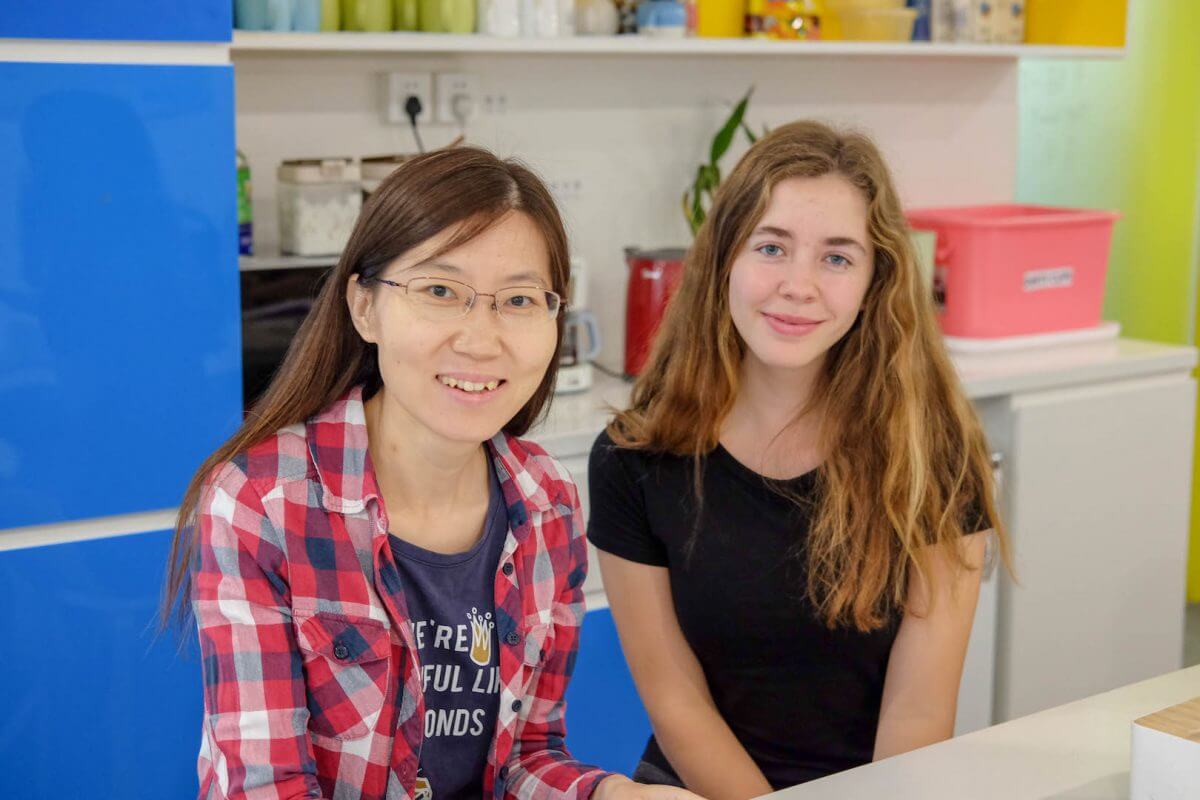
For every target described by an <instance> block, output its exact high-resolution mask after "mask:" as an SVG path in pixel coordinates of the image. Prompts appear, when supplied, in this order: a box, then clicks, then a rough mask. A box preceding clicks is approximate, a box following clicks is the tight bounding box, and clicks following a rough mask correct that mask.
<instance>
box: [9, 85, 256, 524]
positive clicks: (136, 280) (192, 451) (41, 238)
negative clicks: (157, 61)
mask: <svg viewBox="0 0 1200 800" xmlns="http://www.w3.org/2000/svg"><path fill="white" fill-rule="evenodd" d="M233 130H234V128H233V72H232V68H231V67H224V66H221V67H129V66H112V65H108V66H98V65H87V66H83V65H69V64H2V63H0V187H2V188H0V529H3V528H8V527H13V526H18V525H29V524H34V523H47V522H55V521H60V520H64V519H78V518H85V517H94V516H100V515H106V514H119V513H127V512H131V511H140V510H146V509H154V508H168V507H171V506H174V505H177V504H178V503H179V500H180V496H181V494H182V491H183V489H184V487H185V485H186V482H187V479H188V478H189V477H190V475H191V473H192V471H193V470H195V469H196V467H197V466H198V465H199V463H200V461H201V460H202V459H203V458H204V457H205V456H206V455H207V454H208V453H209V452H211V451H212V449H213V448H214V447H215V446H216V445H218V444H219V443H220V442H221V441H222V440H223V439H224V438H225V437H227V436H228V435H229V434H231V433H232V432H233V430H234V429H235V428H236V426H237V424H238V422H239V421H240V418H241V343H240V301H239V285H238V271H237V256H236V253H237V217H236V213H237V212H236V205H235V203H236V184H235V171H234V164H235V158H234V143H233V138H234V133H233Z"/></svg>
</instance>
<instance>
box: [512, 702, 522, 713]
mask: <svg viewBox="0 0 1200 800" xmlns="http://www.w3.org/2000/svg"><path fill="white" fill-rule="evenodd" d="M512 710H513V711H520V710H521V701H520V700H513V702H512Z"/></svg>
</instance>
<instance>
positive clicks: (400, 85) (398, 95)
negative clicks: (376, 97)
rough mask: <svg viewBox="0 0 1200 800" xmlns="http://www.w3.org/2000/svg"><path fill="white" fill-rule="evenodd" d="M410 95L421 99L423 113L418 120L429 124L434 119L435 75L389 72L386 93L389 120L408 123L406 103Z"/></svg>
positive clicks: (386, 109) (385, 107)
mask: <svg viewBox="0 0 1200 800" xmlns="http://www.w3.org/2000/svg"><path fill="white" fill-rule="evenodd" d="M409 97H416V98H417V99H418V100H420V101H421V113H420V114H418V115H417V122H419V123H423V124H428V123H430V122H432V121H433V76H432V75H430V74H429V73H428V72H389V73H388V74H387V82H386V88H385V94H384V116H385V117H386V118H387V121H388V122H392V123H396V124H399V125H407V124H408V114H407V113H405V111H404V104H405V102H407V101H408V98H409Z"/></svg>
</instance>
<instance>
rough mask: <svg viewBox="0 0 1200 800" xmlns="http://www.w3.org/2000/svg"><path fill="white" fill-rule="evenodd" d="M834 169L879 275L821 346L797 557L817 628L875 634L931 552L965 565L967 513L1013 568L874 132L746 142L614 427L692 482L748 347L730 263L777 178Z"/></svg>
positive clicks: (971, 418)
mask: <svg viewBox="0 0 1200 800" xmlns="http://www.w3.org/2000/svg"><path fill="white" fill-rule="evenodd" d="M830 174H832V175H839V176H841V177H843V178H845V179H846V180H847V181H849V182H850V183H851V184H852V185H853V186H855V187H857V188H858V190H859V191H861V192H862V194H863V197H864V199H865V200H866V202H867V228H868V233H869V235H870V237H871V243H872V245H873V246H874V252H875V270H874V275H873V278H872V281H871V284H870V286H869V287H868V289H867V293H866V296H865V297H864V298H863V303H862V313H861V316H860V317H859V319H858V320H857V321H856V322H855V323H854V325H853V327H852V328H851V329H850V330H849V331H848V332H847V333H846V335H845V336H844V337H843V338H842V339H841V340H840V341H838V342H837V343H836V344H835V345H834V346H833V347H832V348H831V349H830V351H829V354H828V357H827V358H826V359H825V365H824V372H823V374H822V375H821V376H820V377H819V381H818V384H817V386H816V390H815V391H814V393H813V403H814V404H815V405H818V406H819V408H820V409H821V411H822V412H823V414H822V429H821V452H822V454H823V456H824V462H823V464H822V465H821V468H820V469H819V470H818V472H817V475H818V486H819V491H818V495H817V496H818V498H819V501H818V503H817V507H816V508H815V509H814V517H813V521H812V525H811V529H810V531H809V535H808V539H807V541H806V542H805V543H804V547H803V548H797V550H796V552H797V555H800V556H803V558H804V559H805V561H806V565H807V574H808V581H807V590H806V591H807V594H808V599H809V600H810V601H811V602H812V604H813V605H814V607H815V608H816V609H817V612H818V614H819V616H820V617H821V618H822V619H823V620H824V621H825V623H826V624H827V625H829V626H830V627H837V626H843V625H844V626H849V627H853V628H855V629H857V630H860V631H869V630H873V629H877V628H879V627H881V626H883V625H885V624H887V622H888V621H889V620H890V619H891V618H892V617H893V612H895V611H896V610H898V609H902V608H904V606H905V603H906V588H907V584H908V579H909V577H910V576H911V575H912V574H913V573H915V574H918V575H921V576H924V577H929V575H930V569H929V567H930V558H931V555H932V553H931V551H932V550H933V549H934V548H933V547H930V546H929V545H935V546H940V547H945V548H946V549H947V550H949V551H950V552H951V553H952V556H953V558H954V560H955V563H957V564H958V566H959V567H960V568H966V566H967V565H966V563H965V560H964V558H963V556H962V553H961V550H960V549H959V548H958V546H957V545H958V543H959V542H960V541H961V537H962V535H963V533H964V530H963V527H964V525H972V524H973V523H974V522H975V518H976V517H978V518H980V519H981V520H982V522H983V524H985V525H991V526H992V527H993V528H994V530H995V533H996V542H997V544H998V547H997V548H996V550H995V552H996V554H997V555H998V556H999V557H1000V559H1001V560H1002V561H1003V563H1004V564H1005V565H1006V566H1007V565H1009V563H1010V562H1009V557H1008V544H1007V537H1006V535H1005V532H1004V528H1003V524H1002V522H1001V520H1000V518H999V515H998V514H997V511H996V502H995V491H994V487H993V481H992V471H991V462H990V458H989V454H988V448H987V443H986V441H985V439H984V435H983V430H982V428H981V426H980V424H979V420H978V419H977V417H976V415H975V411H974V408H973V407H972V406H971V403H970V402H969V401H968V400H967V398H966V396H965V395H964V393H963V391H962V388H961V386H960V385H959V381H958V377H957V375H956V373H955V371H954V367H953V366H952V364H951V363H950V359H949V357H948V356H947V354H946V351H945V347H944V345H943V343H942V337H941V334H940V332H939V331H938V328H937V322H936V319H935V317H934V311H933V306H932V302H931V299H930V297H929V293H928V291H927V290H926V289H925V287H924V285H923V283H922V281H921V279H920V277H919V273H918V270H917V265H916V258H915V256H914V252H913V247H912V244H911V242H910V240H909V235H908V224H907V222H906V220H905V217H904V212H903V210H902V208H901V205H900V199H899V197H898V195H897V194H896V191H895V188H894V186H893V183H892V178H891V174H890V173H889V171H888V168H887V165H886V164H885V163H884V160H883V157H882V156H881V155H880V153H879V150H878V149H877V148H876V146H875V144H874V143H873V142H872V141H871V140H870V139H869V138H867V137H866V136H864V135H862V134H859V133H853V132H841V131H837V130H834V129H833V128H830V127H829V126H827V125H824V124H821V123H819V122H812V121H804V122H795V123H792V124H789V125H784V126H783V127H780V128H777V129H776V130H774V131H773V132H772V133H771V134H770V135H768V136H766V137H764V138H762V139H760V140H759V141H758V143H757V144H755V145H754V146H753V147H751V148H750V150H749V151H748V152H747V153H746V155H745V156H743V158H742V160H741V161H740V162H738V164H737V166H736V167H735V168H734V170H733V171H732V172H731V173H730V174H729V176H728V177H727V178H726V179H725V181H724V183H722V184H721V187H720V189H719V190H718V192H717V195H716V197H715V198H714V202H713V207H712V210H711V211H710V212H709V214H708V217H707V219H706V220H705V222H704V224H703V225H702V226H701V228H700V230H699V231H698V232H697V234H696V241H695V243H694V244H693V246H692V248H691V250H690V251H689V252H688V256H687V261H686V264H685V267H684V272H683V279H682V282H681V284H680V287H679V290H678V291H677V292H676V295H675V297H674V298H672V301H671V303H670V306H669V308H668V311H667V314H666V317H665V318H664V320H663V324H662V330H661V331H660V332H659V335H658V337H657V339H656V340H655V344H654V347H653V350H652V352H651V355H650V358H649V360H648V362H647V365H646V368H645V369H644V371H643V372H642V374H641V376H640V377H639V378H638V381H637V384H636V385H635V386H634V389H633V397H632V401H631V407H630V408H629V409H628V410H626V411H624V412H622V413H620V414H618V415H617V417H616V418H615V419H614V420H613V422H612V423H611V424H610V426H609V435H610V436H611V437H612V438H613V440H614V441H615V442H616V443H617V444H618V445H621V446H625V447H633V448H641V449H647V450H655V451H662V452H670V453H675V454H677V455H685V456H691V457H692V458H693V459H695V461H696V464H697V470H698V471H697V491H699V488H698V487H699V485H700V479H699V475H700V472H699V470H700V469H701V466H702V464H703V457H704V456H705V455H706V454H707V453H709V452H711V451H712V450H713V449H714V448H715V447H716V446H717V444H718V442H719V437H720V431H721V423H722V422H723V421H724V419H725V417H726V415H727V414H729V412H730V410H731V409H732V408H733V404H734V400H735V398H736V397H737V392H738V383H739V378H740V367H741V363H742V359H743V358H744V356H745V353H746V343H745V342H744V341H743V340H742V338H741V336H740V335H739V334H738V332H737V329H736V328H735V327H734V324H733V319H732V317H731V316H730V313H729V275H730V271H731V268H732V265H733V261H734V259H735V257H736V255H737V253H738V252H739V251H740V250H741V249H742V248H743V247H744V246H745V243H746V241H747V239H748V237H749V236H750V233H751V231H752V230H753V229H754V227H755V226H756V225H757V224H758V222H759V220H760V219H761V218H762V216H763V213H764V212H765V210H766V208H767V205H768V203H769V201H770V198H771V192H772V191H773V190H774V188H775V186H777V185H778V184H779V183H780V182H781V181H784V180H787V179H789V178H796V177H820V176H823V175H830ZM700 499H701V500H703V498H700ZM965 532H966V533H973V532H974V530H970V531H965Z"/></svg>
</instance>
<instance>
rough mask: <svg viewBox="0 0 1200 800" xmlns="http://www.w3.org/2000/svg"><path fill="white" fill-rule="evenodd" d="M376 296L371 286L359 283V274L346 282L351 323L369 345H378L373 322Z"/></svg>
mask: <svg viewBox="0 0 1200 800" xmlns="http://www.w3.org/2000/svg"><path fill="white" fill-rule="evenodd" d="M374 300H375V294H374V292H372V291H371V289H370V287H369V286H363V285H362V284H361V283H359V282H358V273H357V272H356V273H355V274H353V275H351V276H350V278H349V279H348V280H347V282H346V305H347V306H349V308H350V321H351V322H353V323H354V329H355V330H356V331H358V335H359V336H361V337H362V339H363V341H364V342H367V343H368V344H376V341H375V333H374V326H373V325H372V320H373V319H374V315H375V305H374Z"/></svg>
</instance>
